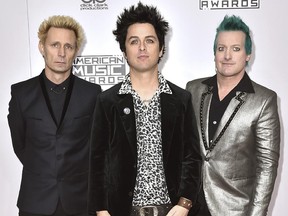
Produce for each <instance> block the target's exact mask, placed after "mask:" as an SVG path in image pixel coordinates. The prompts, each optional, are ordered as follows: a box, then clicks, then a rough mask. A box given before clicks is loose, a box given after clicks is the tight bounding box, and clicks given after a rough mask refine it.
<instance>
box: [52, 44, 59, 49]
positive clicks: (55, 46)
mask: <svg viewBox="0 0 288 216" xmlns="http://www.w3.org/2000/svg"><path fill="white" fill-rule="evenodd" d="M51 47H54V48H59V43H53V44H51Z"/></svg>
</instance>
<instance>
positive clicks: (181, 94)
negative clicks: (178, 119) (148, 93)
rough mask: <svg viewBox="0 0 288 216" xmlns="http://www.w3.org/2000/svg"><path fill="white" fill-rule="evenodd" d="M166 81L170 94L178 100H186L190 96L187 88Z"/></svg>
mask: <svg viewBox="0 0 288 216" xmlns="http://www.w3.org/2000/svg"><path fill="white" fill-rule="evenodd" d="M167 83H168V85H169V87H170V89H171V91H172V96H173V97H174V98H175V99H177V100H180V101H182V102H183V101H188V100H190V98H191V94H190V92H188V91H187V90H185V89H183V88H181V87H179V86H178V85H175V84H174V83H172V82H170V81H168V80H167Z"/></svg>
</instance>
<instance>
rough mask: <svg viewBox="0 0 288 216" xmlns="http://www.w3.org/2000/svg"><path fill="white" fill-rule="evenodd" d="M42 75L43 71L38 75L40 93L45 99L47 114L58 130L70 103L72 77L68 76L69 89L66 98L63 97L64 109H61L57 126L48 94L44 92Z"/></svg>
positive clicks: (72, 84)
mask: <svg viewBox="0 0 288 216" xmlns="http://www.w3.org/2000/svg"><path fill="white" fill-rule="evenodd" d="M43 73H44V70H43V72H42V73H41V74H40V75H39V80H40V85H41V88H42V92H43V95H44V98H45V101H46V105H47V107H48V110H49V113H50V115H51V118H52V119H53V122H54V123H55V125H57V128H58V129H59V128H60V126H61V125H62V122H63V119H64V116H65V114H66V111H67V108H68V104H69V101H70V98H71V94H72V89H73V86H74V75H73V74H71V75H70V81H69V87H68V90H67V94H66V97H65V102H64V107H63V110H62V114H61V119H60V122H59V124H57V120H56V117H55V115H54V112H53V109H52V105H51V102H50V99H49V96H48V93H47V90H46V85H45V81H44V78H43V76H44V75H43Z"/></svg>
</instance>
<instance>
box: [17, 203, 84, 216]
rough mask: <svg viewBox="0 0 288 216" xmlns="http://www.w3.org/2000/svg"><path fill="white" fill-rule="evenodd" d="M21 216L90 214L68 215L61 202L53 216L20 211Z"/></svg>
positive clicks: (81, 214)
mask: <svg viewBox="0 0 288 216" xmlns="http://www.w3.org/2000/svg"><path fill="white" fill-rule="evenodd" d="M19 216H88V213H86V212H84V213H80V214H73V215H71V214H67V213H65V212H64V210H63V207H62V205H61V202H60V201H59V202H58V204H57V208H56V210H55V212H54V213H53V214H52V215H43V214H32V213H29V212H23V211H19Z"/></svg>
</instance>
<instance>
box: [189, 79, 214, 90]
mask: <svg viewBox="0 0 288 216" xmlns="http://www.w3.org/2000/svg"><path fill="white" fill-rule="evenodd" d="M209 78H211V77H204V78H198V79H194V80H190V81H188V82H187V84H186V88H188V87H193V86H197V87H198V86H199V85H204V86H206V85H205V84H204V83H203V81H204V80H207V79H209Z"/></svg>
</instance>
